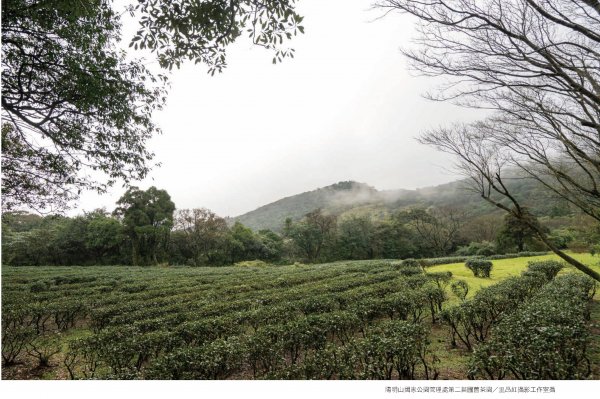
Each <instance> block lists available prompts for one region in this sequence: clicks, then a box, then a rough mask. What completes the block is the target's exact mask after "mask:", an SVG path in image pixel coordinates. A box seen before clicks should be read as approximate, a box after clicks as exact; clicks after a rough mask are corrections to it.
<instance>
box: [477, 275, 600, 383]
mask: <svg viewBox="0 0 600 399" xmlns="http://www.w3.org/2000/svg"><path fill="white" fill-rule="evenodd" d="M594 292H595V282H594V281H593V280H592V279H590V278H589V277H587V276H583V275H574V274H569V275H565V276H561V277H558V278H557V279H556V280H554V281H553V282H551V283H549V284H548V285H546V286H545V287H544V288H543V289H542V290H541V291H540V292H539V293H538V294H536V295H535V296H534V297H533V298H531V300H529V301H527V302H526V304H525V305H523V306H522V307H520V308H518V309H517V310H516V311H515V312H513V313H512V314H510V315H508V316H507V317H506V318H505V319H504V320H502V321H501V322H500V323H498V325H497V326H495V327H494V328H493V331H492V337H491V339H490V340H489V342H487V343H485V344H483V345H481V346H479V347H477V348H476V349H475V351H474V353H473V356H472V359H471V368H470V372H469V373H470V378H478V377H483V378H487V379H503V378H511V379H527V380H533V379H535V380H539V379H541V380H559V379H581V378H586V377H587V376H589V375H590V372H591V370H590V361H589V358H588V356H587V352H586V350H587V347H588V331H587V325H586V320H587V319H588V318H589V310H588V306H587V304H588V301H589V300H591V298H592V297H593V295H594Z"/></svg>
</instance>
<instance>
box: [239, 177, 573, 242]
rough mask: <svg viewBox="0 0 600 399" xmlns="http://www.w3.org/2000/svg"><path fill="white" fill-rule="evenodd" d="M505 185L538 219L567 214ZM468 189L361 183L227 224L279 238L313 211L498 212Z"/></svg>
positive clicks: (521, 185)
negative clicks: (287, 224) (290, 224)
mask: <svg viewBox="0 0 600 399" xmlns="http://www.w3.org/2000/svg"><path fill="white" fill-rule="evenodd" d="M509 185H510V187H511V191H512V192H514V193H515V196H516V197H517V198H518V199H519V200H520V201H522V203H523V204H526V205H528V206H530V208H531V209H532V210H533V211H534V213H535V214H537V215H538V216H545V215H557V214H558V215H560V214H567V213H570V210H569V209H568V206H566V204H564V203H561V202H560V201H557V200H556V199H555V198H552V197H550V196H548V194H547V193H544V192H543V191H541V190H539V188H538V187H537V184H536V183H535V182H533V181H531V180H524V179H515V180H513V181H509ZM468 187H469V185H468V181H467V180H457V181H453V182H450V183H446V184H441V185H438V186H433V187H424V188H419V189H415V190H406V189H398V190H377V189H375V188H374V187H372V186H370V185H368V184H366V183H359V182H355V181H343V182H338V183H335V184H332V185H329V186H326V187H321V188H317V189H316V190H313V191H307V192H304V193H301V194H297V195H293V196H290V197H285V198H282V199H280V200H277V201H275V202H272V203H270V204H267V205H264V206H261V207H259V208H257V209H255V210H253V211H251V212H247V213H245V214H243V215H240V216H237V217H234V218H230V219H228V221H229V222H230V223H233V222H235V221H239V222H241V223H243V224H244V225H246V226H248V227H250V228H252V229H253V230H255V231H257V230H261V229H271V230H273V231H277V232H280V231H281V230H282V228H283V224H284V222H285V219H286V218H292V219H293V220H299V219H301V218H302V217H303V216H304V215H306V214H307V213H308V212H311V211H313V210H315V209H317V208H321V209H322V210H324V211H325V212H328V213H331V214H335V215H338V216H339V217H340V218H344V217H349V216H351V215H368V216H370V217H371V218H373V219H383V218H385V217H387V216H389V215H390V214H391V213H393V212H395V211H397V210H399V209H402V208H408V207H415V206H423V207H429V206H435V207H442V208H443V207H452V208H462V209H467V210H468V211H469V213H471V214H472V215H480V214H486V213H492V212H499V211H498V210H497V209H496V208H494V207H493V206H491V205H489V204H488V203H487V202H485V201H484V200H482V199H481V197H480V196H479V195H478V194H477V193H475V192H473V191H470V190H469V189H468ZM542 197H543V198H542Z"/></svg>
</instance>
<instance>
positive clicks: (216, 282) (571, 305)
mask: <svg viewBox="0 0 600 399" xmlns="http://www.w3.org/2000/svg"><path fill="white" fill-rule="evenodd" d="M576 256H578V258H579V259H580V260H582V261H584V262H586V263H587V264H589V265H592V266H594V267H596V268H598V269H600V267H598V258H597V257H596V258H593V257H591V256H590V255H576ZM553 260H554V261H553ZM529 262H534V263H533V264H530V263H529ZM536 262H537V263H536ZM431 263H433V264H435V263H436V262H431ZM441 263H443V262H441ZM557 273H558V275H557ZM457 281H463V282H464V283H457ZM465 283H466V284H465ZM594 295H595V284H594V282H593V281H592V280H591V279H589V278H587V277H586V276H584V275H582V274H581V273H579V272H577V271H574V270H572V269H570V268H568V267H566V266H565V267H563V268H562V269H561V267H560V265H559V266H558V267H557V263H556V259H555V258H554V257H553V256H550V255H548V256H536V257H528V258H516V259H502V260H494V261H493V267H492V270H491V275H490V277H489V278H481V277H475V276H474V275H473V272H472V271H470V270H469V269H468V268H467V267H465V264H464V262H459V263H453V264H441V265H435V266H427V267H421V266H418V262H417V263H414V262H401V261H381V260H379V261H354V262H337V263H329V264H319V265H302V264H296V265H291V266H264V267H255V266H247V267H239V266H238V267H220V268H216V267H215V268H160V267H148V268H143V267H119V266H114V267H110V266H103V267H19V268H17V267H3V270H2V363H3V367H2V376H3V378H5V379H14V378H18V379H21V378H25V379H27V378H46V379H69V378H72V379H91V378H100V379H434V378H440V379H446V378H458V379H467V378H474V379H503V378H506V379H588V378H598V377H599V376H600V366H599V359H600V332H599V325H598V324H599V321H600V306H599V305H598V302H597V298H596V300H594Z"/></svg>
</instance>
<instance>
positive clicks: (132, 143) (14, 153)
mask: <svg viewBox="0 0 600 399" xmlns="http://www.w3.org/2000/svg"><path fill="white" fill-rule="evenodd" d="M294 6H295V4H294V0H267V1H263V2H255V1H249V0H232V1H228V2H224V1H218V0H211V1H201V2H188V1H182V0H180V1H167V0H139V1H138V2H137V3H136V4H133V5H131V6H129V7H128V11H129V12H130V13H131V14H132V15H133V16H134V17H136V18H137V20H138V21H139V24H140V25H139V29H138V31H137V34H136V35H135V36H134V37H133V39H132V41H131V43H130V46H131V47H133V48H134V49H139V48H142V49H149V50H151V51H152V52H153V53H155V54H156V56H157V58H158V62H159V64H160V66H161V67H163V68H167V69H171V68H173V66H176V67H179V66H180V65H181V63H182V62H184V61H186V60H190V61H193V62H195V63H199V62H202V63H205V64H207V65H208V67H209V72H211V73H213V74H214V72H215V71H221V70H222V69H223V68H224V67H225V66H226V57H225V55H226V54H225V49H226V47H227V46H228V45H229V44H231V43H232V42H233V41H234V40H236V39H237V38H238V37H239V36H241V35H242V34H247V35H248V36H249V37H250V39H251V40H252V41H253V43H254V44H256V45H260V46H263V47H266V48H268V49H270V50H273V51H274V52H275V56H274V59H273V61H274V62H278V61H281V60H282V59H283V58H285V57H288V56H293V50H291V49H283V48H281V45H282V43H283V42H284V40H285V39H290V38H291V37H292V36H293V35H295V34H297V33H298V32H302V31H303V28H302V26H300V25H299V24H300V23H301V21H302V17H300V16H299V15H298V14H297V13H296V12H295V10H294ZM121 14H122V13H121V12H120V11H117V10H116V9H115V7H113V4H112V2H111V1H106V0H81V1H70V0H7V1H3V2H2V118H3V123H4V125H3V126H2V151H3V156H2V191H3V199H4V201H3V207H4V209H18V208H21V207H28V208H33V209H37V210H42V209H46V208H49V207H54V208H57V209H61V208H65V207H66V206H67V205H68V204H69V202H70V201H72V200H73V199H75V198H77V197H78V195H79V193H80V192H81V190H84V189H91V190H96V191H98V192H104V191H106V189H107V188H108V187H109V186H110V185H112V184H114V183H115V182H116V181H117V180H119V179H122V180H124V181H125V182H129V181H132V180H138V179H142V178H144V177H145V176H146V175H147V174H148V172H149V170H150V167H151V166H152V164H151V160H152V158H153V154H152V153H151V152H150V151H149V150H148V149H147V148H146V142H147V140H148V139H149V138H150V137H152V135H153V134H155V133H157V132H159V128H158V127H157V126H156V125H155V124H154V122H153V121H152V114H153V112H154V111H155V110H157V109H160V108H161V106H162V104H163V103H164V100H165V94H166V91H165V84H166V80H167V78H166V76H164V75H162V74H153V73H151V72H150V71H149V70H148V69H147V68H146V66H145V65H144V63H143V62H142V61H141V60H139V59H133V60H131V57H129V58H127V57H126V54H125V52H124V51H122V50H119V47H118V43H119V41H120V39H121V22H120V21H121ZM98 174H101V175H104V176H105V177H104V179H102V181H99V180H100V179H99V178H98Z"/></svg>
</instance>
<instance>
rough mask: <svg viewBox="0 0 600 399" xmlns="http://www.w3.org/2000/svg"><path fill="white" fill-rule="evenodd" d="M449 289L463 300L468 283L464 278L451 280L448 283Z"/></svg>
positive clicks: (466, 292)
mask: <svg viewBox="0 0 600 399" xmlns="http://www.w3.org/2000/svg"><path fill="white" fill-rule="evenodd" d="M450 289H451V290H452V293H453V294H454V295H456V296H457V297H458V298H459V299H460V300H461V301H464V300H465V299H466V298H467V295H468V294H469V284H467V282H466V281H464V280H456V281H453V282H452V284H451V285H450Z"/></svg>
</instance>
